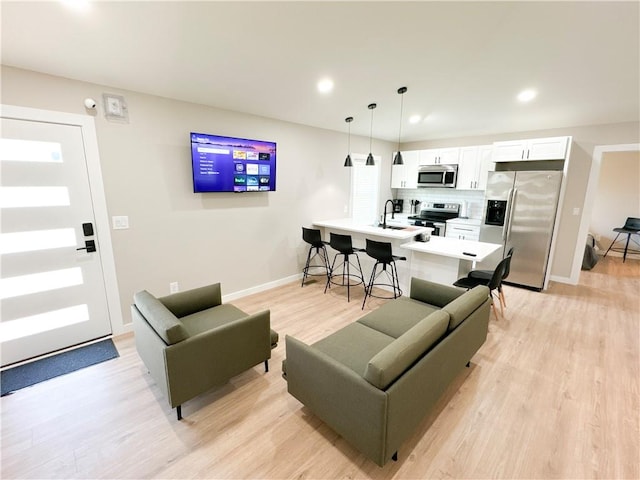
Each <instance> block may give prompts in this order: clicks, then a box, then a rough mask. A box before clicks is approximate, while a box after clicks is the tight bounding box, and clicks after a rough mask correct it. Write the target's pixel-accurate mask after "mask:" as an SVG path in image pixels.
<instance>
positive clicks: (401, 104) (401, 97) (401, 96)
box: [398, 94, 404, 151]
mask: <svg viewBox="0 0 640 480" xmlns="http://www.w3.org/2000/svg"><path fill="white" fill-rule="evenodd" d="M403 106H404V94H401V95H400V128H398V151H400V138H401V137H402V107H403Z"/></svg>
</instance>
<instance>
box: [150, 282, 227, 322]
mask: <svg viewBox="0 0 640 480" xmlns="http://www.w3.org/2000/svg"><path fill="white" fill-rule="evenodd" d="M158 300H160V301H161V302H162V303H163V304H164V306H165V307H167V308H168V309H169V310H170V311H171V313H173V314H174V315H175V316H176V317H178V318H181V317H186V316H187V315H191V314H192V313H196V312H201V311H202V310H206V309H207V308H212V307H217V306H218V305H222V288H221V287H220V284H219V283H214V284H212V285H207V286H204V287H200V288H194V289H192V290H185V291H184V292H178V293H173V294H171V295H167V296H166V297H161V298H158Z"/></svg>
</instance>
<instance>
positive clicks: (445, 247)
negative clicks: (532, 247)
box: [400, 236, 502, 262]
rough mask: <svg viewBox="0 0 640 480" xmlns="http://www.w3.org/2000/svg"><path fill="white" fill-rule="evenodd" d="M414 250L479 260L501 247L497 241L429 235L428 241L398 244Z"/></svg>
mask: <svg viewBox="0 0 640 480" xmlns="http://www.w3.org/2000/svg"><path fill="white" fill-rule="evenodd" d="M400 247H401V248H406V249H407V250H413V251H414V252H421V253H430V254H433V255H441V256H444V257H451V258H459V259H461V260H471V261H472V262H481V261H482V260H484V259H485V258H487V257H488V256H489V255H491V254H492V253H493V252H495V251H496V250H498V249H499V248H501V247H502V245H500V244H497V243H486V242H476V241H473V240H459V239H457V238H446V237H434V236H432V237H431V240H429V241H428V242H409V243H405V244H403V245H401V246H400ZM462 252H468V253H475V254H476V256H475V257H473V256H470V255H464V254H463V253H462Z"/></svg>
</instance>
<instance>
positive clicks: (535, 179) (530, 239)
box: [479, 171, 562, 290]
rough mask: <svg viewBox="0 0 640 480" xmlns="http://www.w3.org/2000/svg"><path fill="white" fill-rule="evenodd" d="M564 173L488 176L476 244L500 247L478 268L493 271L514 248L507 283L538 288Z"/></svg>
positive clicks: (491, 174) (493, 173) (543, 273)
mask: <svg viewBox="0 0 640 480" xmlns="http://www.w3.org/2000/svg"><path fill="white" fill-rule="evenodd" d="M561 183H562V172H558V171H536V172H530V171H518V172H489V177H488V181H487V188H486V190H485V202H484V212H483V221H482V225H481V227H480V241H481V242H491V243H501V244H502V245H503V248H502V249H500V250H498V252H496V254H495V255H494V256H493V257H490V258H489V259H487V260H485V261H484V262H483V263H482V265H480V267H479V268H491V269H493V268H495V266H496V265H497V263H498V262H499V261H500V259H502V258H503V257H504V256H505V255H506V254H507V252H508V251H509V249H510V248H512V247H513V257H512V258H511V270H510V273H509V277H508V278H507V280H506V282H507V283H509V284H514V285H519V286H523V287H526V288H531V289H535V290H542V288H543V287H544V282H545V278H546V276H547V274H548V271H547V270H548V268H547V267H549V268H550V266H548V265H547V264H548V261H549V252H550V248H551V237H552V235H553V227H554V224H555V220H556V212H557V208H558V198H559V196H560V185H561Z"/></svg>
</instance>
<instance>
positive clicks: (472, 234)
mask: <svg viewBox="0 0 640 480" xmlns="http://www.w3.org/2000/svg"><path fill="white" fill-rule="evenodd" d="M445 237H447V238H457V239H459V240H473V241H476V242H477V241H479V240H480V221H479V220H469V219H462V218H461V219H458V218H456V219H453V220H447V229H446V232H445Z"/></svg>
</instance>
